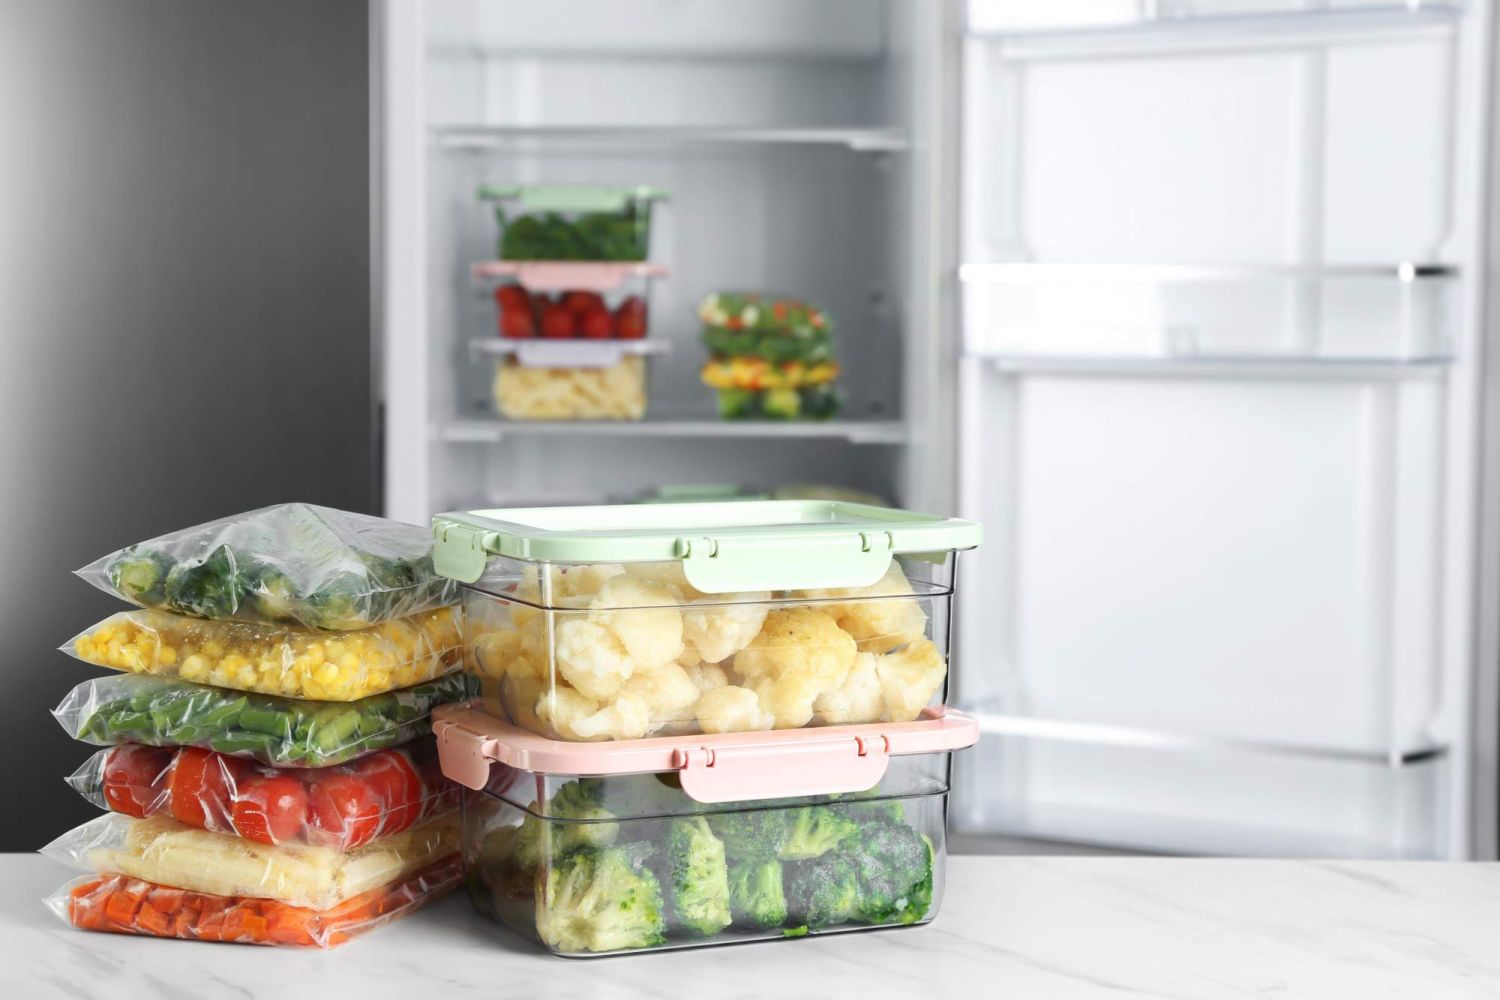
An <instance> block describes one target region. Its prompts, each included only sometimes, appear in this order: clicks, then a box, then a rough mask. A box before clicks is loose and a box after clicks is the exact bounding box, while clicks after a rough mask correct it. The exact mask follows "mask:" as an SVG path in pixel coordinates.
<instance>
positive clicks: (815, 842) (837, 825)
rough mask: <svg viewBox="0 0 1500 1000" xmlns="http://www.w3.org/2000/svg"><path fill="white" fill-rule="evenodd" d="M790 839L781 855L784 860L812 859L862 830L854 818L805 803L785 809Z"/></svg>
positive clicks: (782, 848) (779, 853)
mask: <svg viewBox="0 0 1500 1000" xmlns="http://www.w3.org/2000/svg"><path fill="white" fill-rule="evenodd" d="M782 815H783V816H784V817H785V819H786V823H787V835H786V840H785V841H784V842H783V843H782V845H781V850H780V851H779V852H778V857H780V858H781V859H782V860H783V861H809V860H811V859H813V858H817V857H821V856H823V855H824V854H827V853H828V852H829V851H831V850H833V849H834V848H835V847H837V846H838V845H839V844H841V843H843V842H844V841H845V840H847V839H848V838H849V837H852V836H854V835H855V834H857V833H858V832H859V827H858V825H856V824H855V822H854V820H852V819H850V818H849V817H848V816H845V815H844V814H843V813H841V812H838V811H836V810H833V809H830V808H828V807H827V806H803V807H802V808H800V809H788V810H783V812H782Z"/></svg>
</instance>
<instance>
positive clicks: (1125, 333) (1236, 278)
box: [958, 261, 1460, 377]
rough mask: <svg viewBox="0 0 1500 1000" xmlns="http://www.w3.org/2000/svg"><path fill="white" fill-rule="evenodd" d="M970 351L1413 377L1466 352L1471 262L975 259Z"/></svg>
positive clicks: (968, 305)
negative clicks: (1465, 286) (1465, 266)
mask: <svg viewBox="0 0 1500 1000" xmlns="http://www.w3.org/2000/svg"><path fill="white" fill-rule="evenodd" d="M958 277H959V284H960V286H961V291H962V297H963V309H964V331H965V332H964V348H965V353H967V354H969V355H970V356H977V357H984V358H992V359H996V360H997V361H1003V362H1005V363H1007V364H1014V365H1017V366H1020V365H1021V364H1022V363H1023V362H1025V363H1028V364H1037V363H1041V364H1049V365H1051V366H1054V367H1066V366H1067V364H1068V363H1069V362H1071V363H1075V364H1076V363H1086V366H1087V367H1091V368H1098V367H1100V366H1106V367H1108V368H1109V370H1111V371H1113V370H1114V368H1115V367H1116V366H1117V365H1118V364H1120V363H1123V362H1129V363H1134V364H1139V363H1142V362H1152V363H1155V364H1156V365H1157V366H1158V367H1160V366H1162V365H1167V366H1182V367H1184V368H1190V369H1193V370H1195V371H1198V373H1200V374H1202V373H1203V372H1202V370H1201V369H1199V368H1197V366H1200V365H1204V364H1210V365H1221V366H1222V365H1228V366H1231V367H1230V368H1229V369H1228V371H1229V373H1232V374H1240V373H1242V371H1243V370H1244V369H1245V368H1246V367H1255V366H1263V365H1268V366H1271V367H1272V369H1273V371H1274V369H1275V367H1276V366H1287V365H1313V366H1332V367H1331V368H1330V370H1328V371H1324V372H1323V373H1322V374H1333V375H1339V374H1344V373H1341V372H1340V371H1339V370H1338V366H1353V369H1354V371H1353V372H1352V373H1353V374H1355V375H1357V376H1358V377H1365V376H1366V375H1367V374H1371V373H1378V372H1380V371H1382V370H1385V371H1386V372H1387V373H1388V374H1389V373H1399V374H1406V373H1407V369H1408V368H1409V367H1411V366H1415V367H1416V368H1422V367H1431V366H1434V365H1438V366H1440V365H1442V364H1444V363H1447V362H1449V361H1451V360H1452V358H1453V337H1454V331H1455V329H1456V327H1457V316H1458V312H1459V309H1458V304H1457V301H1456V299H1457V296H1456V291H1457V289H1458V288H1459V286H1460V283H1459V281H1458V277H1459V271H1458V269H1457V268H1456V267H1454V266H1452V265H1449V264H1445V263H1428V262H1410V261H1403V262H1399V263H1391V264H1360V265H1322V266H1308V265H1280V264H1262V265H1251V264H1245V265H1170V264H1124V263H1112V264H1092V263H1032V262H1020V263H1007V262H996V263H968V264H964V265H962V266H961V267H960V268H959V272H958Z"/></svg>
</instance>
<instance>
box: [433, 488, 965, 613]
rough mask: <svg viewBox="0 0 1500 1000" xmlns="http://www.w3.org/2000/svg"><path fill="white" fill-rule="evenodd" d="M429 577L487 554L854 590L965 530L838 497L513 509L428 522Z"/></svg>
mask: <svg viewBox="0 0 1500 1000" xmlns="http://www.w3.org/2000/svg"><path fill="white" fill-rule="evenodd" d="M432 533H433V536H434V538H435V539H436V543H435V547H434V549H433V563H434V565H435V566H436V567H437V571H438V572H439V573H441V574H443V575H444V576H447V577H451V578H452V579H454V580H459V581H461V582H463V583H473V582H474V581H475V580H478V579H479V577H480V575H481V574H482V573H483V572H484V567H485V564H486V563H487V562H488V561H489V558H490V556H492V555H495V556H507V557H509V558H512V559H522V560H526V561H529V562H546V563H618V562H670V561H678V562H681V563H682V564H683V572H684V573H685V574H686V576H687V579H688V582H689V583H691V584H692V585H693V586H694V587H696V588H698V589H699V590H701V591H703V592H704V593H708V594H722V593H727V592H730V591H746V590H806V589H812V588H820V587H862V586H868V585H870V584H872V583H874V582H875V581H876V580H878V579H880V577H881V576H882V575H883V574H884V573H885V571H886V569H887V568H888V567H889V565H890V561H891V557H892V556H893V555H901V554H932V553H940V552H949V551H952V550H955V549H972V548H974V547H975V546H976V545H978V544H979V541H980V537H981V530H980V526H979V525H978V524H976V523H974V522H973V521H962V520H959V519H958V518H952V517H934V516H932V515H930V514H917V513H913V512H911V511H904V510H893V509H891V508H888V507H872V506H869V505H866V504H856V503H845V502H842V501H837V500H739V501H727V502H717V503H674V504H622V505H617V506H602V507H516V508H510V509H504V510H475V511H456V512H453V513H448V514H439V515H437V516H436V517H434V518H433V519H432Z"/></svg>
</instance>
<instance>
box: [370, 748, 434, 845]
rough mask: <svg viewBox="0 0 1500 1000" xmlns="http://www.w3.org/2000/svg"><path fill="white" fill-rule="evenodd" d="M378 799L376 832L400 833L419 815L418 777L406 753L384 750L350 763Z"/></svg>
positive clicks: (420, 783) (420, 800)
mask: <svg viewBox="0 0 1500 1000" xmlns="http://www.w3.org/2000/svg"><path fill="white" fill-rule="evenodd" d="M354 768H355V773H356V774H358V775H359V776H360V777H361V778H363V779H364V780H365V782H366V783H367V784H368V785H369V786H370V789H371V791H373V792H374V793H375V795H376V797H377V798H378V799H379V800H380V804H381V808H382V811H383V812H384V816H383V817H382V819H381V823H380V833H381V834H382V835H383V834H387V833H400V832H401V831H402V830H405V829H407V828H408V827H410V826H411V825H412V824H413V823H415V822H416V821H417V819H418V818H419V817H420V816H421V815H422V777H421V775H420V774H418V773H417V769H416V767H415V766H414V765H413V764H412V762H411V759H410V758H408V757H407V756H406V754H404V753H401V752H400V751H397V750H384V751H382V752H380V753H375V754H371V755H370V756H368V757H366V758H364V759H363V760H361V761H359V762H358V763H356V764H355V765H354Z"/></svg>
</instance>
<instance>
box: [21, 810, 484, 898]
mask: <svg viewBox="0 0 1500 1000" xmlns="http://www.w3.org/2000/svg"><path fill="white" fill-rule="evenodd" d="M458 849H459V817H458V816H457V815H456V814H452V813H450V814H448V815H445V816H440V817H437V818H435V819H432V820H429V821H428V822H426V823H423V824H421V825H420V826H416V827H413V828H412V829H410V830H407V831H405V832H403V833H395V834H391V835H390V836H387V837H381V838H380V839H378V840H374V841H371V842H370V843H369V844H366V845H365V846H364V847H360V848H357V849H355V850H353V851H340V850H338V849H337V848H332V847H311V846H307V845H294V844H282V845H279V846H273V845H270V844H259V843H256V842H255V841H251V840H245V839H243V838H241V837H236V836H233V835H231V834H226V833H212V832H210V831H208V830H200V829H198V828H196V827H192V826H188V825H187V824H185V823H179V822H177V821H176V820H175V819H171V818H169V817H166V816H153V817H151V818H149V819H135V818H133V817H130V816H121V815H119V814H118V813H107V814H105V815H103V816H100V817H98V818H97V819H93V820H90V821H89V822H87V823H85V824H83V825H82V826H80V827H76V828H74V829H72V830H69V831H68V832H67V833H65V834H63V835H62V836H61V837H58V838H57V839H56V840H54V841H53V842H52V843H50V844H48V845H47V846H46V847H44V848H42V853H43V854H45V855H46V856H47V857H49V858H52V859H53V860H54V861H61V862H63V863H64V864H68V865H72V866H73V867H75V868H83V869H85V870H88V871H95V872H99V873H101V874H103V873H115V874H120V875H128V876H130V877H132V878H138V879H144V880H145V881H147V882H155V883H157V884H159V885H164V886H171V887H172V888H174V889H186V890H188V891H190V892H206V893H210V894H212V895H216V896H254V897H256V898H258V899H274V900H278V901H280V902H283V903H290V904H292V905H293V906H307V907H311V908H313V909H316V910H325V909H328V908H329V907H331V906H337V905H338V904H340V903H343V902H346V901H347V900H350V899H353V898H354V897H355V896H358V895H360V894H361V893H366V892H369V891H370V890H371V889H376V888H379V887H380V886H383V885H385V884H387V883H389V882H393V881H395V880H397V879H400V878H404V877H405V876H407V875H410V874H412V873H413V872H416V871H420V870H421V869H423V868H426V867H427V866H428V865H431V864H433V863H435V862H437V861H439V860H441V859H443V858H446V857H448V856H449V855H451V854H453V853H455V852H456V851H457V850H458Z"/></svg>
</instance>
